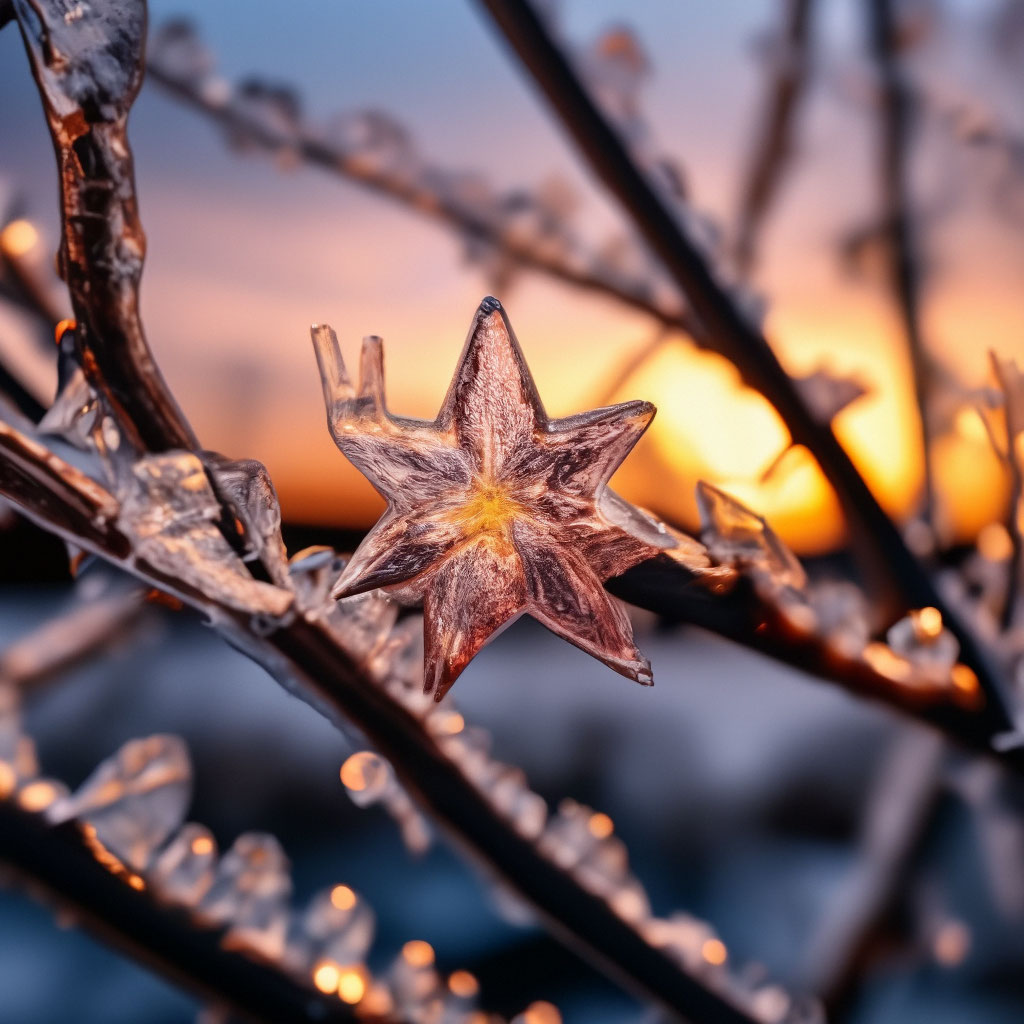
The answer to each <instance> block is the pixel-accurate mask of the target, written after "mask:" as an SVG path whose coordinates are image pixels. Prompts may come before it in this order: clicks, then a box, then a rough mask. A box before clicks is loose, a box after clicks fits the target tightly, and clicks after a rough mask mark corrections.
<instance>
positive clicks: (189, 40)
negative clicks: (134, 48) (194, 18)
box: [146, 18, 214, 83]
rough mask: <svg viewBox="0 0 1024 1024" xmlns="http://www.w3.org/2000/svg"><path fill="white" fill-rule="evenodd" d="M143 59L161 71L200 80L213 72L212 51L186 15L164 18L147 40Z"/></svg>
mask: <svg viewBox="0 0 1024 1024" xmlns="http://www.w3.org/2000/svg"><path fill="white" fill-rule="evenodd" d="M146 56H147V60H148V62H149V64H150V65H152V66H155V67H157V68H158V69H159V70H160V71H161V72H162V73H163V74H165V75H168V76H173V77H174V78H178V79H182V80H184V81H186V82H193V83H200V82H202V81H203V80H204V79H206V78H207V77H208V76H209V75H211V74H212V73H213V69H214V59H213V54H211V53H210V51H209V50H208V49H207V48H206V47H205V46H204V45H203V43H202V41H201V40H200V38H199V35H198V33H197V32H196V28H195V25H194V24H193V23H192V22H191V21H189V20H188V19H187V18H173V19H171V20H170V21H167V22H165V23H164V24H163V25H161V26H160V28H159V29H157V31H156V32H155V33H153V36H152V37H151V38H150V40H149V44H148V47H147V55H146Z"/></svg>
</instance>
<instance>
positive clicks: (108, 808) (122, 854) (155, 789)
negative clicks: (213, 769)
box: [49, 736, 192, 871]
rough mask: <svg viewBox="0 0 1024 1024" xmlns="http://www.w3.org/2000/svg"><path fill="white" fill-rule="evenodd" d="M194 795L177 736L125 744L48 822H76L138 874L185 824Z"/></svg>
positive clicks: (59, 805) (57, 807)
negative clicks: (91, 830)
mask: <svg viewBox="0 0 1024 1024" xmlns="http://www.w3.org/2000/svg"><path fill="white" fill-rule="evenodd" d="M191 795H192V765H191V762H190V761H189V757H188V750H187V749H186V747H185V744H184V742H183V741H182V740H181V739H180V738H179V737H177V736H149V737H147V738H146V739H142V740H132V741H131V742H130V743H126V744H125V745H124V746H123V747H121V749H120V750H118V751H117V753H116V754H114V755H113V756H112V757H109V758H107V759H106V760H105V761H103V762H102V763H101V764H100V765H99V766H98V767H97V768H96V770H95V771H94V772H93V773H92V775H90V776H89V778H88V779H86V780H85V782H84V783H82V785H81V786H80V787H79V788H78V789H77V790H76V791H75V793H74V795H73V796H70V797H67V798H65V799H63V800H61V801H59V803H57V804H55V805H54V806H53V807H52V808H51V809H50V812H49V817H50V820H51V821H54V822H58V821H66V820H68V819H69V818H76V819H78V820H79V821H84V822H88V823H89V824H90V825H92V827H93V828H94V829H95V830H96V838H97V839H98V840H99V842H100V843H102V844H103V846H104V847H106V848H107V849H108V850H109V851H110V852H111V853H113V854H114V855H115V856H117V857H119V858H120V859H121V860H122V861H124V863H125V864H127V865H128V866H129V867H132V868H134V869H135V870H136V871H142V870H144V869H145V868H146V867H148V865H149V862H150V860H151V859H152V857H153V854H154V853H155V852H156V850H157V849H158V848H159V847H160V846H161V845H162V844H163V843H164V841H165V840H166V839H167V837H168V836H169V835H171V833H173V832H174V831H175V830H176V829H177V828H178V827H179V826H180V825H181V823H182V821H184V818H185V812H186V811H187V809H188V805H189V800H190V799H191Z"/></svg>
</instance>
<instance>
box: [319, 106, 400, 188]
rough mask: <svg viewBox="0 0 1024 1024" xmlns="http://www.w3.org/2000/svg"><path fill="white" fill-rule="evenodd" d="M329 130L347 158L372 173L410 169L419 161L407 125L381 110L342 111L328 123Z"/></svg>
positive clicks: (329, 133) (329, 134) (330, 136)
mask: <svg viewBox="0 0 1024 1024" xmlns="http://www.w3.org/2000/svg"><path fill="white" fill-rule="evenodd" d="M327 134H328V137H329V138H330V139H331V141H332V142H333V143H334V144H335V145H337V146H338V147H339V148H340V149H341V150H342V153H343V155H344V156H345V157H346V158H347V159H349V160H351V161H355V162H357V164H358V165H359V166H360V167H362V168H363V169H364V170H366V171H367V172H370V173H395V172H401V171H409V170H410V169H411V168H412V166H413V165H414V164H415V162H416V157H415V151H414V148H413V143H412V137H411V136H410V135H409V132H408V131H407V130H406V128H405V126H404V125H402V124H400V123H399V122H398V121H396V120H395V119H394V118H393V117H391V116H389V115H388V114H384V113H382V112H381V111H378V110H363V111H358V112H356V113H346V114H342V115H340V116H338V117H336V118H334V119H333V120H332V121H331V122H330V123H329V124H328V127H327Z"/></svg>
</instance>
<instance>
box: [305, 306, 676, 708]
mask: <svg viewBox="0 0 1024 1024" xmlns="http://www.w3.org/2000/svg"><path fill="white" fill-rule="evenodd" d="M313 342H314V347H315V349H316V354H317V359H318V361H319V365H320V373H321V377H322V378H323V387H324V399H325V402H326V404H327V411H328V423H329V426H330V429H331V433H332V434H333V436H334V439H335V441H336V442H337V444H338V447H339V448H340V449H341V450H342V451H343V452H344V453H345V455H346V456H348V458H349V459H351V461H352V462H353V463H354V464H355V465H356V466H357V467H358V468H359V469H360V470H361V471H362V472H363V473H364V474H365V475H366V476H367V478H368V479H369V480H370V481H371V482H372V483H373V484H374V486H375V487H376V488H377V489H378V490H379V491H380V492H381V493H382V494H383V495H384V496H385V498H386V499H387V501H388V510H387V512H386V513H385V514H384V517H383V518H382V519H381V520H380V521H379V522H378V523H377V525H376V526H375V527H374V528H373V530H372V531H371V532H370V534H369V535H368V536H367V537H366V539H365V540H364V541H363V543H362V544H360V546H359V548H358V550H357V551H356V553H355V555H354V556H353V557H352V560H351V561H350V562H349V563H348V565H347V566H346V567H345V570H344V571H343V572H342V574H341V577H340V578H339V580H338V582H337V584H336V585H335V588H334V591H333V593H334V596H335V597H338V598H345V597H351V596H354V595H357V594H363V593H366V592H368V591H371V590H375V589H377V588H383V589H385V590H386V591H388V592H392V593H393V594H395V595H396V596H398V597H400V598H401V599H403V600H410V601H413V602H418V601H422V602H423V605H424V634H425V640H426V650H425V672H424V686H425V688H426V690H427V691H429V692H432V693H433V694H434V696H435V698H436V699H438V700H440V699H441V697H443V696H444V694H445V693H446V692H447V691H448V689H449V687H450V686H451V685H452V683H453V682H454V681H455V679H456V678H457V677H458V675H459V673H460V672H462V670H463V669H464V668H465V666H466V665H467V664H468V663H469V661H470V660H471V659H472V658H473V657H474V656H475V655H476V653H477V652H478V651H479V650H480V648H481V647H482V646H483V645H484V644H485V643H486V642H487V641H488V640H489V639H490V638H491V637H492V636H493V635H494V634H495V633H496V632H497V631H498V630H500V629H501V628H503V627H504V626H506V625H507V624H508V623H509V622H511V621H512V620H514V619H515V618H517V617H518V616H519V615H521V614H523V613H526V614H529V615H531V616H533V617H534V618H536V619H538V620H539V621H540V622H542V623H543V624H544V625H545V626H547V627H548V628H549V629H551V630H552V631H553V632H555V633H557V634H558V635H559V636H562V637H564V638H565V639H566V640H568V641H569V642H570V643H573V644H575V645H576V646H577V647H580V648H582V649H583V650H584V651H586V652H587V653H589V654H592V655H593V656H594V657H596V658H598V659H600V660H601V661H603V662H604V663H605V664H606V665H608V666H609V667H610V668H613V669H614V670H615V671H617V672H620V673H622V674H623V675H625V676H628V677H630V678H632V679H635V680H636V681H638V682H641V683H650V682H651V671H650V665H649V664H648V662H647V660H646V659H645V658H644V657H643V655H641V654H640V652H639V651H638V650H637V648H636V646H635V645H634V643H633V631H632V627H631V626H630V622H629V618H628V616H627V615H626V613H625V610H624V609H623V607H622V606H621V605H620V604H619V603H618V602H617V601H615V600H614V599H613V598H612V597H611V596H610V595H609V594H608V593H607V591H606V590H605V589H604V587H603V586H602V580H605V579H608V578H609V577H611V576H615V575H618V574H619V573H622V572H624V571H625V570H626V569H628V568H629V567H630V566H632V565H635V564H636V563H638V562H641V561H644V560H646V559H648V558H652V557H654V556H656V555H658V554H661V553H662V552H663V551H665V550H666V549H671V548H676V547H678V542H677V541H676V540H675V539H674V538H672V537H671V536H670V535H669V534H667V533H658V532H657V531H654V530H652V525H651V522H650V520H648V519H647V517H646V516H643V515H642V514H641V513H640V512H639V511H637V510H635V509H632V507H631V506H629V505H627V504H626V503H625V502H622V501H621V500H620V499H616V498H615V497H614V495H611V493H610V492H608V491H607V483H608V479H609V478H610V477H611V475H612V473H613V472H614V471H615V469H616V468H617V467H618V465H619V463H621V462H622V460H623V459H625V457H626V456H627V455H628V454H629V452H630V451H631V450H632V448H633V446H634V445H635V444H636V442H637V441H638V440H639V439H640V436H641V434H643V432H644V430H646V428H647V425H648V424H649V423H650V421H651V418H652V417H653V415H654V407H653V406H651V405H650V404H649V403H646V402H628V403H626V404H624V405H618V406H613V407H610V408H606V409H597V410H594V411H592V412H588V413H582V414H580V415H578V416H573V417H570V418H568V419H563V420H552V419H549V418H548V416H547V414H546V413H545V412H544V408H543V406H542V405H541V402H540V398H539V396H538V394H537V389H536V387H535V386H534V383H533V379H532V377H531V376H530V372H529V370H528V368H527V366H526V362H525V359H524V357H523V354H522V351H521V350H520V348H519V344H518V342H517V341H516V339H515V336H514V335H513V333H512V329H511V327H510V326H509V323H508V320H507V318H506V317H505V313H504V310H503V309H502V308H501V305H500V304H499V303H498V301H497V300H496V299H492V298H488V299H485V300H484V301H483V303H481V305H480V308H479V310H478V311H477V314H476V317H475V318H474V321H473V326H472V329H471V331H470V336H469V339H468V341H467V342H466V346H465V349H464V351H463V353H462V357H461V359H460V361H459V364H458V366H457V368H456V371H455V377H454V379H453V381H452V384H451V387H450V389H449V391H448V395H447V397H446V398H445V401H444V404H443V406H442V408H441V411H440V413H439V414H438V416H437V418H436V419H435V420H433V421H432V422H426V421H418V420H409V419H405V418H401V417H395V416H391V415H390V414H389V413H388V412H387V410H386V408H385V405H384V366H383V350H382V343H381V341H380V339H379V338H367V339H366V340H365V341H364V343H363V354H362V364H361V374H360V383H359V387H358V389H357V388H355V387H354V386H353V384H352V382H351V381H350V379H349V377H348V374H347V372H346V370H345V366H344V362H343V360H342V358H341V350H340V347H339V345H338V340H337V338H336V337H335V335H334V332H333V331H332V330H331V329H330V328H329V327H325V326H318V327H314V329H313ZM606 499H607V500H608V501H611V502H613V503H614V506H615V509H614V514H611V513H609V511H607V510H606V508H605V502H606ZM634 527H635V528H634Z"/></svg>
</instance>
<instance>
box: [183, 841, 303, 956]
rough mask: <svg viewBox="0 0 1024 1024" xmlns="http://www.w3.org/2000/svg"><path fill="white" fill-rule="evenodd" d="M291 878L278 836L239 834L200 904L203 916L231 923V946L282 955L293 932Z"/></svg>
mask: <svg viewBox="0 0 1024 1024" xmlns="http://www.w3.org/2000/svg"><path fill="white" fill-rule="evenodd" d="M291 891H292V880H291V875H290V873H289V863H288V858H287V857H286V856H285V854H284V851H283V850H282V849H281V846H280V844H279V843H278V841H277V840H276V839H275V838H274V837H273V836H271V835H267V834H265V833H261V832H247V833H245V834H243V835H240V836H239V837H238V838H237V839H236V840H235V842H234V844H233V845H232V847H231V849H230V850H228V852H227V853H226V854H225V855H224V857H223V858H222V859H221V861H220V864H219V865H218V866H217V873H216V875H215V876H214V880H213V884H212V885H211V886H210V889H209V891H208V892H207V893H206V895H205V896H204V897H203V900H202V902H201V903H200V907H199V909H200V912H201V913H202V915H203V916H204V917H206V918H208V919H209V920H211V921H213V922H214V923H216V924H222V925H227V926H228V930H227V932H226V934H225V937H224V942H225V945H226V946H228V947H229V948H237V949H244V950H251V951H255V952H257V953H259V954H260V955H261V956H265V957H268V958H270V959H277V958H279V957H280V956H282V955H283V953H284V948H285V941H286V939H287V935H288V925H289V908H288V900H289V898H290V896H291Z"/></svg>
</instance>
